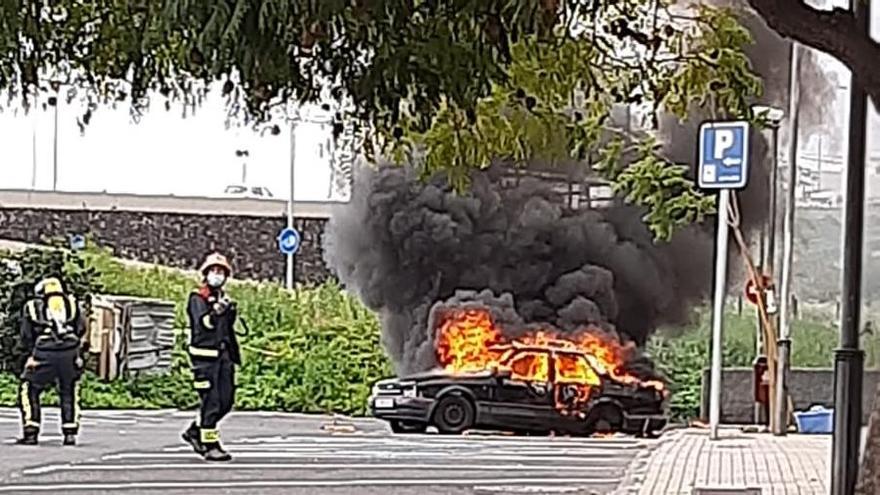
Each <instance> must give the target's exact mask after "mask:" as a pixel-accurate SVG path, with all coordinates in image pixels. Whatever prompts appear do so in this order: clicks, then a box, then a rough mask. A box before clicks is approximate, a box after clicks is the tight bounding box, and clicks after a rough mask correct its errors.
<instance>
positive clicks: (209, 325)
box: [202, 313, 214, 330]
mask: <svg viewBox="0 0 880 495" xmlns="http://www.w3.org/2000/svg"><path fill="white" fill-rule="evenodd" d="M202 325H205V328H208V329H210V330H213V329H214V324H213V323H211V313H208V314H206V315H205V316H203V317H202Z"/></svg>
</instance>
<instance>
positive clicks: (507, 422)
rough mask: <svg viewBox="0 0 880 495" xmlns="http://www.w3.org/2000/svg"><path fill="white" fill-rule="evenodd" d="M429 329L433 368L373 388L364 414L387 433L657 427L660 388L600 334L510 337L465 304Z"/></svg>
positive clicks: (661, 416) (642, 430) (637, 430)
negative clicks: (380, 421)
mask: <svg viewBox="0 0 880 495" xmlns="http://www.w3.org/2000/svg"><path fill="white" fill-rule="evenodd" d="M435 331H436V333H435V351H436V358H437V363H438V365H439V366H438V368H437V369H435V370H433V371H430V372H426V373H421V374H416V375H411V376H407V377H402V378H399V379H386V380H381V381H379V382H378V383H377V384H376V385H375V386H374V387H373V394H372V396H371V398H370V407H371V410H372V413H373V415H374V416H376V417H377V418H381V419H385V420H387V421H389V423H390V424H391V428H392V430H393V431H395V432H399V433H403V432H423V431H425V430H426V429H427V427H428V426H435V427H436V428H437V429H438V430H439V431H440V432H441V433H461V432H463V431H465V430H468V429H472V428H482V429H493V430H510V431H514V432H519V433H549V432H551V431H552V432H559V433H564V434H575V435H588V434H593V433H611V432H616V431H621V432H626V433H633V434H639V435H653V434H655V433H656V432H658V431H659V430H661V429H662V428H663V427H664V426H665V425H666V421H667V420H666V415H665V413H664V402H665V399H666V397H667V395H668V394H667V392H666V389H665V386H664V384H663V383H662V382H661V381H659V380H645V379H642V378H639V377H638V376H636V375H635V374H633V373H630V372H628V371H627V370H626V368H625V363H624V359H625V356H626V355H627V354H628V353H629V352H631V351H632V350H633V349H632V347H627V346H624V345H622V344H620V343H619V342H618V341H617V340H616V339H614V338H612V337H609V336H607V335H606V334H604V333H603V332H601V331H598V330H595V329H592V330H584V331H583V332H578V333H576V334H566V335H562V334H560V333H558V332H555V331H550V330H533V331H527V332H524V333H523V334H522V335H519V336H517V337H515V338H511V337H508V336H505V335H504V333H503V332H502V331H501V329H500V328H499V327H498V326H497V325H496V324H495V323H494V322H493V319H492V316H491V314H490V313H489V311H487V310H483V309H472V308H471V309H455V310H452V311H447V312H446V313H445V314H444V315H443V317H442V318H440V319H439V322H438V324H437V326H436V328H435Z"/></svg>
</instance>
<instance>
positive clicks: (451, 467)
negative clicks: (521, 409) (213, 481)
mask: <svg viewBox="0 0 880 495" xmlns="http://www.w3.org/2000/svg"><path fill="white" fill-rule="evenodd" d="M186 468H194V469H198V470H199V471H202V470H223V471H232V470H249V469H261V470H262V469H266V470H271V469H308V470H312V471H317V470H335V469H352V470H365V471H369V470H373V471H384V470H424V469H430V470H433V471H506V470H515V469H528V470H529V471H577V472H584V471H603V472H604V471H608V468H607V467H606V466H583V465H573V464H569V465H538V466H533V465H528V464H522V463H518V464H431V465H426V464H421V463H419V464H415V463H397V464H379V463H360V464H352V463H344V464H325V463H288V462H285V463H241V462H232V463H217V464H210V463H205V462H201V461H199V462H193V463H179V462H177V463H173V464H171V463H162V464H160V463H150V464H50V465H47V466H39V467H35V468H28V469H24V470H23V471H22V474H23V475H25V476H38V475H43V474H49V473H61V472H68V471H88V472H96V471H152V470H157V471H158V470H177V469H186Z"/></svg>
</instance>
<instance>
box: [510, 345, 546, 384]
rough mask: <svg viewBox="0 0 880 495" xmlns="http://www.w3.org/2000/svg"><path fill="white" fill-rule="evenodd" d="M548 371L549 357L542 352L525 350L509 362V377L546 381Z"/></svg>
mask: <svg viewBox="0 0 880 495" xmlns="http://www.w3.org/2000/svg"><path fill="white" fill-rule="evenodd" d="M549 371H550V359H549V356H548V355H547V354H544V353H538V352H525V353H522V354H519V355H517V356H516V357H514V358H513V360H512V361H511V362H510V377H511V378H513V379H514V380H524V381H539V382H546V381H547V380H548V377H549V376H550V373H549Z"/></svg>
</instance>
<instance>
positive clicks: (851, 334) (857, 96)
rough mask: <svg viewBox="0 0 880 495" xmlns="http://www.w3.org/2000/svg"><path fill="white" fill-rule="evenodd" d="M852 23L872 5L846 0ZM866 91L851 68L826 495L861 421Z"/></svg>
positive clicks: (837, 491) (841, 472)
mask: <svg viewBox="0 0 880 495" xmlns="http://www.w3.org/2000/svg"><path fill="white" fill-rule="evenodd" d="M851 8H852V12H853V17H854V19H855V23H856V26H858V28H859V30H860V31H861V33H856V34H858V35H860V36H864V37H866V38H867V39H870V38H871V20H870V17H871V6H870V5H869V4H867V3H862V2H856V1H852V2H851ZM867 100H868V97H867V94H866V92H865V85H864V81H862V80H860V79H859V78H858V77H856V74H853V78H852V84H851V90H850V103H849V150H848V152H847V155H848V156H847V166H846V203H845V206H844V220H843V235H842V236H841V242H842V244H843V246H842V251H843V284H842V285H843V287H842V288H841V313H840V347H839V348H838V349H835V351H834V436H833V440H832V444H831V495H851V494H852V493H854V492H855V487H856V481H857V479H858V472H859V440H860V438H859V437H860V435H861V424H862V378H863V375H864V371H865V370H864V368H865V361H864V360H865V353H864V351H862V350H861V349H860V348H859V326H860V320H861V310H862V307H861V305H862V243H863V241H864V238H863V234H864V220H865V219H864V214H865V212H864V204H865V160H866V157H867V153H866V141H867V134H868V132H867V125H866V121H867V111H868V108H867Z"/></svg>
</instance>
